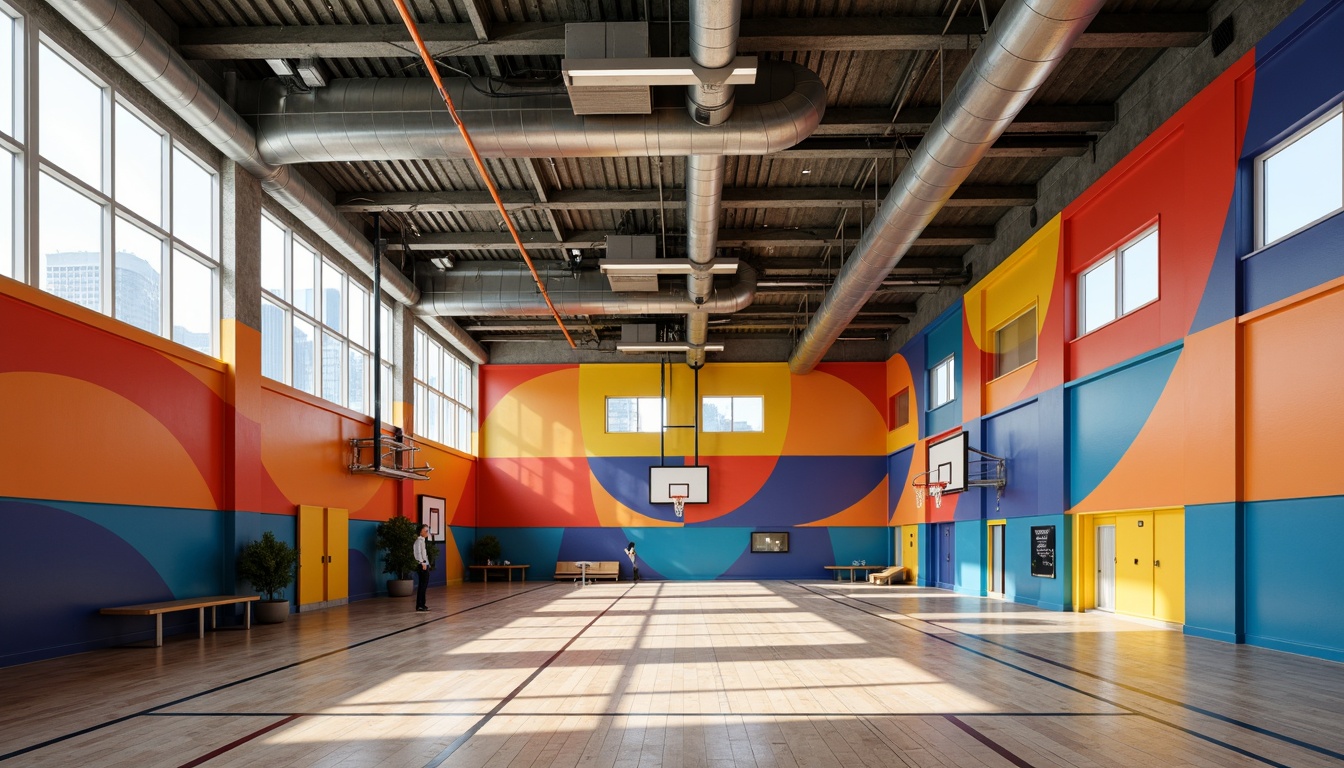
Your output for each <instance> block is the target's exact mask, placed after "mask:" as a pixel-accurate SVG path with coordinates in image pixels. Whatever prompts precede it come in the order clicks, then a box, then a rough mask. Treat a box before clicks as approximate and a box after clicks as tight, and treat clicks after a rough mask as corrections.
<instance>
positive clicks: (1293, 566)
mask: <svg viewBox="0 0 1344 768" xmlns="http://www.w3.org/2000/svg"><path fill="white" fill-rule="evenodd" d="M1245 506H1246V567H1245V571H1244V574H1243V578H1244V579H1245V589H1246V642H1248V643H1251V644H1253V645H1262V646H1265V647H1266V648H1276V649H1278V650H1281V651H1289V652H1292V653H1305V654H1310V655H1312V656H1320V657H1322V658H1326V659H1333V660H1335V661H1344V589H1341V588H1340V576H1341V572H1342V571H1341V558H1340V552H1341V551H1342V550H1341V544H1340V542H1344V512H1342V511H1341V510H1342V509H1344V497H1338V496H1336V497H1328V498H1314V499H1289V500H1284V501H1263V502H1246V505H1245ZM1187 547H1188V545H1187ZM1188 602H1191V603H1193V602H1194V601H1193V600H1190V601H1188Z"/></svg>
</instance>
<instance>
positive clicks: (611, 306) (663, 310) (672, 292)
mask: <svg viewBox="0 0 1344 768" xmlns="http://www.w3.org/2000/svg"><path fill="white" fill-rule="evenodd" d="M542 278H543V279H544V280H545V282H546V292H547V293H548V294H550V297H551V303H553V304H554V305H555V308H556V310H557V311H559V312H560V313H561V314H563V315H667V314H683V313H685V314H688V315H691V314H694V315H700V316H707V315H709V314H711V313H712V314H728V313H732V312H737V311H738V310H740V309H743V308H745V307H747V306H749V305H750V304H751V302H752V300H753V299H755V298H756V270H754V269H752V268H751V267H750V266H748V265H746V264H742V265H741V266H740V267H738V270H737V279H736V280H735V281H734V282H733V283H732V284H731V285H729V286H727V287H724V288H722V289H717V290H711V291H710V292H709V295H708V296H707V297H706V298H705V302H704V303H703V304H700V305H696V304H695V303H693V302H692V301H691V300H690V299H689V298H687V296H686V293H685V292H684V291H682V290H680V289H674V288H664V289H662V290H660V291H658V292H656V293H655V292H649V293H642V292H629V293H615V292H613V291H612V290H611V287H610V286H609V285H608V284H607V279H606V277H604V276H603V275H602V274H600V273H598V272H580V273H579V274H578V275H571V274H570V273H568V272H561V273H557V274H554V275H547V274H546V273H545V272H543V273H542ZM418 283H419V286H420V302H419V303H418V304H416V305H415V306H414V307H413V308H412V310H413V311H414V312H415V313H416V314H419V315H455V316H485V317H506V316H524V317H531V316H541V315H549V314H550V310H549V309H547V308H546V302H544V301H542V299H541V294H540V293H539V292H538V291H537V284H536V282H534V281H533V280H532V274H531V273H530V272H528V271H527V270H525V269H501V268H499V267H498V266H494V265H486V264H459V265H458V266H456V267H454V268H453V269H452V270H451V271H448V272H441V273H438V274H435V275H431V276H428V277H424V278H421V279H420V280H419V281H418Z"/></svg>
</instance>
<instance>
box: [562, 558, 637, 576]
mask: <svg viewBox="0 0 1344 768" xmlns="http://www.w3.org/2000/svg"><path fill="white" fill-rule="evenodd" d="M589 562H591V563H592V565H590V566H588V578H589V579H590V580H591V579H611V580H612V581H620V579H621V564H620V562H619V561H617V560H591V561H589ZM582 576H583V569H582V568H580V567H579V561H571V560H560V561H558V562H557V563H556V564H555V578H557V579H578V578H581V577H582Z"/></svg>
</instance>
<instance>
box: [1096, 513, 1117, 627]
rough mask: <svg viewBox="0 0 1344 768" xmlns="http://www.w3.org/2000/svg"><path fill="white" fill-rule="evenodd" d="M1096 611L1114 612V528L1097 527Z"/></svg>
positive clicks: (1111, 526)
mask: <svg viewBox="0 0 1344 768" xmlns="http://www.w3.org/2000/svg"><path fill="white" fill-rule="evenodd" d="M1097 610H1099V611H1114V610H1115V526H1114V525H1098V526H1097Z"/></svg>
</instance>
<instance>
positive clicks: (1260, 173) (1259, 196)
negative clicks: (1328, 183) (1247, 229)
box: [1251, 103, 1344, 250]
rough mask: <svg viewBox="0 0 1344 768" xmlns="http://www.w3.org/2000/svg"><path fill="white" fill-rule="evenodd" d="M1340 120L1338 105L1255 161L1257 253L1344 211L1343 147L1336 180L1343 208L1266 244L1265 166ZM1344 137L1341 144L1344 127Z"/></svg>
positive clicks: (1342, 112)
mask: <svg viewBox="0 0 1344 768" xmlns="http://www.w3.org/2000/svg"><path fill="white" fill-rule="evenodd" d="M1336 118H1339V119H1340V120H1341V122H1342V123H1344V103H1340V104H1336V105H1335V106H1334V107H1332V108H1330V109H1328V110H1326V111H1325V113H1323V114H1322V115H1321V116H1320V117H1317V118H1316V119H1315V120H1312V121H1311V122H1309V123H1307V124H1306V125H1304V126H1302V127H1301V128H1300V129H1298V130H1296V131H1294V132H1293V133H1292V134H1291V135H1289V136H1288V137H1287V138H1285V139H1283V140H1282V141H1280V142H1278V143H1276V144H1275V145H1274V146H1272V147H1270V148H1269V149H1267V150H1265V151H1264V152H1261V153H1260V154H1258V155H1256V156H1255V159H1254V160H1253V161H1252V175H1253V176H1254V194H1253V197H1254V203H1253V205H1254V215H1253V216H1252V217H1251V218H1252V219H1254V229H1255V235H1254V237H1255V242H1254V248H1255V250H1260V249H1261V248H1268V247H1269V246H1271V245H1275V244H1277V243H1281V242H1283V241H1284V240H1288V239H1289V238H1292V237H1293V236H1294V235H1297V234H1298V233H1300V232H1303V231H1305V230H1308V229H1311V228H1312V227H1314V226H1316V225H1317V224H1320V223H1321V222H1322V221H1325V220H1326V219H1328V218H1330V217H1332V216H1335V215H1337V214H1339V213H1340V212H1342V211H1344V147H1342V148H1341V153H1340V157H1341V163H1340V168H1338V169H1336V170H1337V171H1338V178H1337V179H1336V181H1337V182H1338V183H1339V185H1340V188H1341V190H1340V199H1341V201H1342V202H1341V204H1340V205H1339V206H1338V207H1336V208H1334V209H1333V210H1331V211H1328V212H1326V213H1323V214H1321V215H1320V216H1318V217H1316V218H1315V219H1312V220H1311V221H1308V222H1307V223H1305V224H1303V225H1302V226H1300V227H1298V228H1297V229H1294V230H1292V231H1291V232H1287V233H1285V234H1283V235H1280V236H1279V237H1276V238H1275V239H1273V240H1270V241H1268V242H1266V241H1265V218H1266V215H1265V214H1266V212H1267V211H1266V207H1265V205H1266V203H1267V202H1268V201H1267V200H1266V199H1265V163H1266V162H1267V161H1269V160H1272V159H1273V158H1274V157H1275V156H1276V155H1278V154H1279V153H1280V152H1283V151H1284V150H1286V149H1288V148H1289V147H1291V146H1293V145H1294V144H1296V143H1297V142H1298V141H1301V140H1302V139H1304V138H1306V137H1307V136H1308V135H1309V134H1311V133H1313V132H1315V131H1316V129H1318V128H1320V127H1322V126H1324V125H1325V124H1326V123H1328V122H1330V121H1331V120H1334V119H1336ZM1340 134H1341V141H1344V124H1342V125H1341V127H1340Z"/></svg>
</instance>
